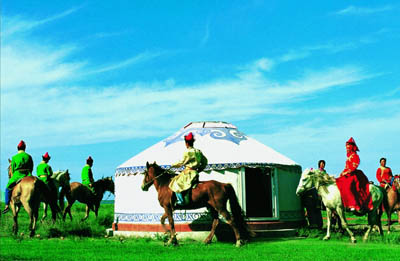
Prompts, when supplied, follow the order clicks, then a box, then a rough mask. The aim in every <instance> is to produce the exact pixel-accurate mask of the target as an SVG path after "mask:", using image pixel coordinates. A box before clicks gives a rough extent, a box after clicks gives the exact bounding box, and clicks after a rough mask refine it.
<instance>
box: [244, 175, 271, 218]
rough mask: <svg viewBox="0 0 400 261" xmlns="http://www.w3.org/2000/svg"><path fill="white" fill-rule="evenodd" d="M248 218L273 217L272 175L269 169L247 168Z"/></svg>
mask: <svg viewBox="0 0 400 261" xmlns="http://www.w3.org/2000/svg"><path fill="white" fill-rule="evenodd" d="M245 184H246V185H245V187H246V190H245V191H246V192H245V194H246V216H247V218H264V217H273V205H272V175H271V169H269V168H265V169H264V168H245Z"/></svg>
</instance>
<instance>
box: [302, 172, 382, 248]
mask: <svg viewBox="0 0 400 261" xmlns="http://www.w3.org/2000/svg"><path fill="white" fill-rule="evenodd" d="M313 187H315V188H316V189H317V190H318V194H319V195H321V197H322V201H323V202H324V205H325V206H326V214H327V232H326V236H325V237H324V238H323V239H324V240H329V239H330V237H331V232H330V229H331V213H332V211H333V210H334V211H336V213H337V215H338V216H339V218H340V221H341V223H342V226H343V228H344V229H345V230H346V231H347V233H348V234H349V235H350V239H351V242H352V243H356V242H357V240H356V238H355V237H354V234H353V232H352V231H351V230H350V229H349V227H348V224H347V221H346V217H345V209H344V206H343V203H342V198H341V196H340V191H339V188H338V187H337V185H336V179H335V178H334V177H332V176H329V175H328V174H326V173H325V172H321V171H318V170H310V169H305V170H304V171H303V173H302V174H301V178H300V182H299V185H298V186H297V190H296V194H297V195H300V194H301V193H303V192H304V191H307V190H309V189H311V188H313ZM369 191H370V193H371V197H372V203H373V209H372V210H371V211H369V212H368V225H369V227H368V230H367V231H366V232H365V234H364V237H363V240H364V241H366V240H367V239H368V236H369V233H370V231H371V229H372V228H373V226H374V225H377V226H378V230H379V233H380V235H381V236H383V230H382V223H381V216H382V211H379V210H380V207H381V205H382V203H384V197H385V195H384V192H383V191H382V190H381V188H380V187H378V186H375V185H373V184H369Z"/></svg>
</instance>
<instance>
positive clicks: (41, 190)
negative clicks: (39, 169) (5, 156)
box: [8, 166, 60, 237]
mask: <svg viewBox="0 0 400 261" xmlns="http://www.w3.org/2000/svg"><path fill="white" fill-rule="evenodd" d="M8 173H9V176H12V171H11V167H10V166H9V167H8ZM41 201H43V202H46V203H47V204H49V205H50V208H51V212H52V219H53V222H55V220H56V217H57V213H58V212H59V211H60V209H59V207H58V206H57V197H56V195H54V193H52V192H51V191H50V190H49V188H48V187H47V185H46V184H45V183H44V182H43V181H41V180H40V179H38V178H37V177H34V176H28V177H25V178H23V179H21V180H20V181H19V182H18V183H17V184H16V185H15V187H14V188H13V189H12V194H11V201H10V207H11V210H12V213H13V219H14V225H13V232H14V234H17V233H18V213H19V210H20V208H21V205H22V206H24V209H25V211H26V212H27V213H28V215H29V218H30V223H29V230H30V236H31V237H33V236H34V235H35V229H36V222H37V219H38V214H39V206H40V202H41Z"/></svg>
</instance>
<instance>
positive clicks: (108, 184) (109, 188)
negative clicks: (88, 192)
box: [103, 177, 115, 194]
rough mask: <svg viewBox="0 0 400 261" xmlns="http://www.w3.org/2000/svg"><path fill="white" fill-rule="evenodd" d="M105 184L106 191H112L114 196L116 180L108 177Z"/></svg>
mask: <svg viewBox="0 0 400 261" xmlns="http://www.w3.org/2000/svg"><path fill="white" fill-rule="evenodd" d="M103 180H104V181H105V182H104V189H105V190H107V191H110V192H111V193H113V194H114V192H115V184H114V180H113V179H112V177H106V178H104V179H103Z"/></svg>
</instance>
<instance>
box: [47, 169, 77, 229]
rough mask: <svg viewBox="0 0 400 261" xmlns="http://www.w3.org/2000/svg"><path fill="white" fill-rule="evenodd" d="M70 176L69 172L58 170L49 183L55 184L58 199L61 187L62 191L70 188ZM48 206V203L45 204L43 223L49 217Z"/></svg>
mask: <svg viewBox="0 0 400 261" xmlns="http://www.w3.org/2000/svg"><path fill="white" fill-rule="evenodd" d="M70 179H71V178H70V176H69V172H68V170H65V171H62V170H57V171H55V172H54V173H53V175H51V177H50V181H49V183H51V182H52V183H53V185H54V186H53V189H55V191H56V193H57V196H56V198H58V197H59V192H58V190H59V188H60V187H61V188H62V189H64V190H66V189H68V186H69V181H70ZM47 206H48V204H47V203H46V202H43V216H42V219H41V221H43V220H44V219H45V218H46V217H47Z"/></svg>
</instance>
